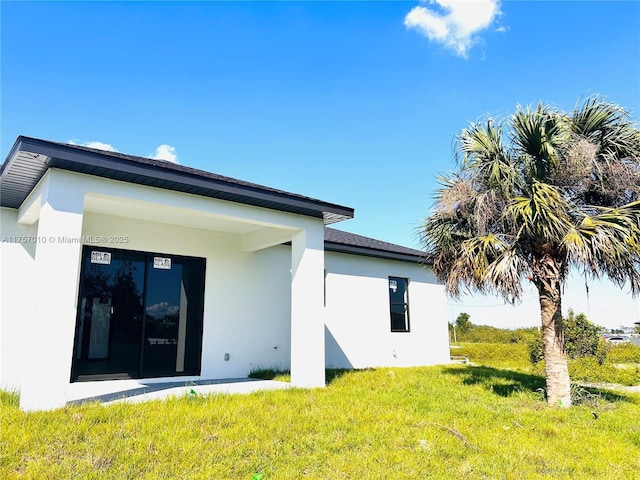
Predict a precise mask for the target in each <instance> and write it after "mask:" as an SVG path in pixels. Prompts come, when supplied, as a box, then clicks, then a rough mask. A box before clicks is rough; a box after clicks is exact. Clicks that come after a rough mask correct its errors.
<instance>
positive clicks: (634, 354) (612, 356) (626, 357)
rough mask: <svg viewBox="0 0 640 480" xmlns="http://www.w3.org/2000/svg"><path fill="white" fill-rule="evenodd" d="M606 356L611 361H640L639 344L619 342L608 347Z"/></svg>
mask: <svg viewBox="0 0 640 480" xmlns="http://www.w3.org/2000/svg"><path fill="white" fill-rule="evenodd" d="M607 358H608V359H609V361H610V362H612V363H640V346H638V345H634V344H633V343H621V344H619V345H614V346H612V347H611V348H610V349H609V353H608V355H607Z"/></svg>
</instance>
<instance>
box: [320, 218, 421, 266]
mask: <svg viewBox="0 0 640 480" xmlns="http://www.w3.org/2000/svg"><path fill="white" fill-rule="evenodd" d="M324 249H325V251H327V252H338V253H350V254H353V255H364V256H367V257H377V258H384V259H388V260H400V261H405V262H412V263H416V262H418V263H428V261H427V257H426V253H425V252H423V251H421V250H416V249H414V248H408V247H403V246H401V245H396V244H394V243H388V242H383V241H381V240H376V239H374V238H369V237H364V236H362V235H356V234H355V233H349V232H343V231H342V230H336V229H335V228H329V227H325V229H324Z"/></svg>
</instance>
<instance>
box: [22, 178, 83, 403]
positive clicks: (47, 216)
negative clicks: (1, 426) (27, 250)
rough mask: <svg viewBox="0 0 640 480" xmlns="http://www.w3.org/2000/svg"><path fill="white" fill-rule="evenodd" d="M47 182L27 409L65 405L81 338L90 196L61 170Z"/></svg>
mask: <svg viewBox="0 0 640 480" xmlns="http://www.w3.org/2000/svg"><path fill="white" fill-rule="evenodd" d="M44 181H46V182H47V184H46V185H45V188H43V198H42V207H41V208H40V215H39V220H38V243H37V246H36V253H35V268H34V275H35V277H34V278H33V284H32V285H31V288H32V301H33V302H34V303H35V309H34V310H35V315H34V318H32V319H25V321H29V320H30V323H31V325H30V329H29V332H30V333H29V334H28V341H27V344H26V345H24V348H27V349H28V350H29V353H28V355H27V361H28V365H27V369H26V376H25V378H24V381H23V382H22V388H21V392H20V407H21V408H22V409H23V410H47V409H52V408H57V407H61V406H64V404H65V403H66V389H67V387H68V385H69V383H70V375H71V361H72V356H73V341H74V335H75V333H74V332H75V322H76V303H77V298H78V278H79V272H80V261H81V250H82V242H81V235H82V211H83V202H84V193H83V192H82V191H80V190H79V189H78V188H74V185H73V184H71V183H69V182H67V179H66V178H65V177H64V175H61V174H59V173H58V172H56V171H55V170H54V171H49V173H48V174H47V178H46V179H45V180H44ZM25 288H29V287H28V286H27V285H25Z"/></svg>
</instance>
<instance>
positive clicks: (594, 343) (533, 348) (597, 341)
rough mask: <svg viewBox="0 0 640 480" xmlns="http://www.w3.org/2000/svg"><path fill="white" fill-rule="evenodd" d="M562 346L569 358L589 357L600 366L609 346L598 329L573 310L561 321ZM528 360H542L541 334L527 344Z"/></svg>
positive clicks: (534, 362)
mask: <svg viewBox="0 0 640 480" xmlns="http://www.w3.org/2000/svg"><path fill="white" fill-rule="evenodd" d="M563 322H564V346H565V350H566V352H567V356H568V357H569V358H585V357H591V358H594V359H596V361H597V362H598V363H599V364H600V365H602V364H604V362H605V360H606V358H607V353H608V352H609V350H610V348H611V346H610V345H609V344H608V343H607V342H606V341H604V340H603V339H602V338H601V337H600V327H598V326H597V325H595V324H594V323H591V322H590V321H589V319H588V318H587V316H586V315H585V314H584V313H580V314H578V315H576V314H575V313H574V312H573V310H569V314H568V315H567V317H566V318H564V319H563ZM527 348H528V350H529V360H530V361H531V363H532V364H534V365H535V364H536V363H538V362H541V361H542V360H544V344H543V342H542V333H541V332H537V331H536V332H535V335H534V336H533V337H532V338H531V339H530V341H529V342H528V343H527Z"/></svg>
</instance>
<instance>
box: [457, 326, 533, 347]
mask: <svg viewBox="0 0 640 480" xmlns="http://www.w3.org/2000/svg"><path fill="white" fill-rule="evenodd" d="M537 331H538V330H537V329H536V328H535V327H532V328H518V329H515V330H508V329H505V328H496V327H489V326H487V325H472V326H471V327H470V328H469V329H468V330H467V331H466V332H462V333H458V332H457V337H458V341H459V342H467V343H522V344H526V343H527V342H528V341H529V340H530V339H532V338H533V337H534V336H535V335H536V333H537Z"/></svg>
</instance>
